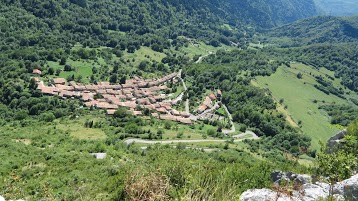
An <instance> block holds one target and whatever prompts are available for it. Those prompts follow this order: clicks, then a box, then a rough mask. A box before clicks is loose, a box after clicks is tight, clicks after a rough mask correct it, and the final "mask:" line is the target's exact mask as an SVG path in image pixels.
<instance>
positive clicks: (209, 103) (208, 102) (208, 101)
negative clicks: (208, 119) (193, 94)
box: [204, 96, 213, 108]
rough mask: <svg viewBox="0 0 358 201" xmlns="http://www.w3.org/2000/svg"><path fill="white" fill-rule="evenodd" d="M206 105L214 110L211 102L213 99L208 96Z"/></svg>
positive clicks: (205, 101)
mask: <svg viewBox="0 0 358 201" xmlns="http://www.w3.org/2000/svg"><path fill="white" fill-rule="evenodd" d="M204 105H206V106H208V107H209V108H212V107H213V105H212V101H211V99H210V98H209V96H206V97H205V100H204Z"/></svg>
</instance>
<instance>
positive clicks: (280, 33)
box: [267, 15, 358, 47]
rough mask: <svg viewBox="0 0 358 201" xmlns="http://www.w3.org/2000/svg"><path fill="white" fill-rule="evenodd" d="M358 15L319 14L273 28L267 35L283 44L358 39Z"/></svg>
mask: <svg viewBox="0 0 358 201" xmlns="http://www.w3.org/2000/svg"><path fill="white" fill-rule="evenodd" d="M357 22H358V16H357V15H356V16H351V17H334V16H319V17H313V18H309V19H305V20H300V21H298V22H295V23H292V24H289V25H285V26H282V27H278V28H275V29H273V30H271V31H270V32H269V33H268V34H267V35H268V36H270V37H272V38H273V39H271V40H272V41H275V42H278V43H280V44H281V45H282V46H284V47H285V46H302V45H305V44H316V43H342V42H354V41H357V40H358V23H357Z"/></svg>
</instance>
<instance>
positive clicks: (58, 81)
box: [52, 78, 66, 85]
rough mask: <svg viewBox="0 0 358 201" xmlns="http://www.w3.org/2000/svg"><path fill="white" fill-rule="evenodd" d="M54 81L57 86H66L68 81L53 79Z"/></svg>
mask: <svg viewBox="0 0 358 201" xmlns="http://www.w3.org/2000/svg"><path fill="white" fill-rule="evenodd" d="M52 81H53V83H55V84H61V85H65V84H66V79H65V78H53V79H52Z"/></svg>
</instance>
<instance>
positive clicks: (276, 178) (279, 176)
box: [271, 170, 290, 184]
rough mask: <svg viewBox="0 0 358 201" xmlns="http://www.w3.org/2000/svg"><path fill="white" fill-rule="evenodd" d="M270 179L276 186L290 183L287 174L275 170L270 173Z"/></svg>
mask: <svg viewBox="0 0 358 201" xmlns="http://www.w3.org/2000/svg"><path fill="white" fill-rule="evenodd" d="M271 179H272V181H273V182H275V183H276V184H284V183H288V182H290V179H289V178H288V176H287V174H286V173H285V172H282V171H278V170H275V171H273V172H272V173H271Z"/></svg>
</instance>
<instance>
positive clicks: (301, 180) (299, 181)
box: [293, 174, 312, 185]
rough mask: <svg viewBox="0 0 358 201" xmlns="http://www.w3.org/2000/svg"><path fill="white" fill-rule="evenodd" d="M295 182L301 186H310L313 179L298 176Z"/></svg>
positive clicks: (294, 179)
mask: <svg viewBox="0 0 358 201" xmlns="http://www.w3.org/2000/svg"><path fill="white" fill-rule="evenodd" d="M293 181H294V182H295V183H296V184H299V185H304V184H310V183H312V177H311V176H309V175H307V174H297V175H295V178H293Z"/></svg>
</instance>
